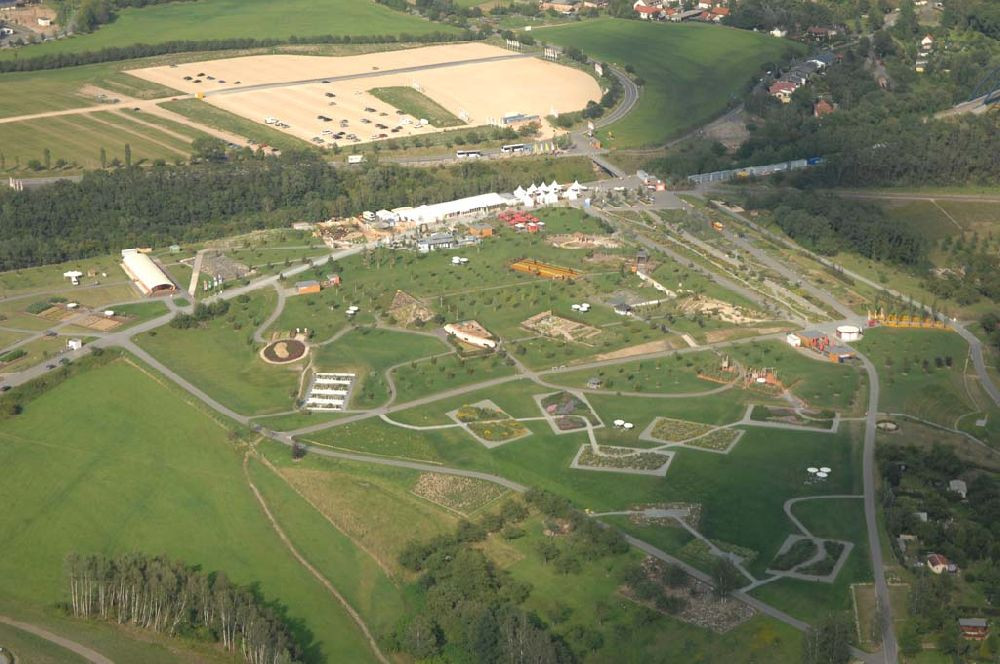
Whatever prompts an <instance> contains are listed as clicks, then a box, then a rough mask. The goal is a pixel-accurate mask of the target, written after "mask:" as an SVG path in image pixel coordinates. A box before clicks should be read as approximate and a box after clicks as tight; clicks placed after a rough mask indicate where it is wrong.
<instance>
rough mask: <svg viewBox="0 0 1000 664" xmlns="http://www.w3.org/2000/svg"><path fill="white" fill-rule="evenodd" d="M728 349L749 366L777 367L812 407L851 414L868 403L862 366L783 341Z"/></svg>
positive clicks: (789, 384) (786, 382) (787, 381)
mask: <svg viewBox="0 0 1000 664" xmlns="http://www.w3.org/2000/svg"><path fill="white" fill-rule="evenodd" d="M727 352H728V353H729V355H730V356H732V358H733V359H734V360H736V361H738V362H740V363H742V364H743V365H744V366H746V367H754V368H757V369H760V368H764V367H772V368H774V369H775V370H776V371H777V374H778V380H780V381H781V382H782V383H783V384H784V385H785V387H787V388H789V389H790V390H791V391H792V392H794V393H795V395H796V396H797V397H799V398H800V399H803V400H805V401H806V402H807V403H808V404H809V405H810V406H812V407H815V408H830V409H833V410H838V411H840V412H841V413H842V414H848V413H850V412H852V411H853V410H856V409H858V408H860V409H863V408H865V407H866V406H867V401H866V400H865V398H866V395H867V394H866V392H865V391H864V390H862V387H863V385H864V382H865V381H864V375H863V374H862V372H861V370H860V368H859V367H856V366H852V365H849V364H835V363H833V362H828V361H825V360H823V359H822V358H820V357H819V356H818V355H817V356H816V358H815V359H814V358H812V357H809V356H808V355H806V354H805V351H802V352H799V351H796V350H793V349H792V348H791V347H789V346H788V345H787V344H784V343H782V342H780V341H753V342H750V343H748V344H741V345H738V346H733V347H732V348H729V349H727ZM884 387H885V386H883V388H884ZM859 413H860V411H859Z"/></svg>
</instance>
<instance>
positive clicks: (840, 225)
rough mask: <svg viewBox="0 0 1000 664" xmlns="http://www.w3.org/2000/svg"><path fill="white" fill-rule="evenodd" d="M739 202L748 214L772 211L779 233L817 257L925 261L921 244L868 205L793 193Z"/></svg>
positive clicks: (752, 196)
mask: <svg viewBox="0 0 1000 664" xmlns="http://www.w3.org/2000/svg"><path fill="white" fill-rule="evenodd" d="M745 201H746V206H747V207H749V208H751V209H766V210H772V211H773V213H774V221H775V223H776V224H777V225H778V226H779V227H780V228H781V230H783V231H784V232H785V233H787V234H788V236H789V237H791V238H792V239H794V240H795V241H796V242H798V243H800V244H802V245H803V246H804V247H807V248H808V249H812V250H813V251H815V252H817V253H820V254H824V255H827V256H830V255H833V254H836V253H838V252H840V251H844V250H850V251H855V252H857V253H859V254H861V255H862V256H865V257H867V258H872V259H877V260H880V261H886V262H889V263H899V264H902V265H907V266H912V267H917V266H921V265H923V264H924V263H925V261H926V257H927V246H926V241H925V240H924V238H923V237H921V236H920V234H919V233H918V232H916V231H914V230H913V229H912V227H911V226H909V225H907V224H900V223H897V222H895V221H893V220H891V219H889V218H888V217H887V216H886V214H885V212H884V211H883V210H882V208H880V207H878V206H877V205H873V204H871V203H865V202H862V201H854V200H850V199H845V198H840V197H839V196H836V195H835V194H821V193H815V192H808V191H797V190H794V189H786V190H777V191H765V192H749V193H746V194H745Z"/></svg>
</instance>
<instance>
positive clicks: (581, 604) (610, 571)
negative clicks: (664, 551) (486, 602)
mask: <svg viewBox="0 0 1000 664" xmlns="http://www.w3.org/2000/svg"><path fill="white" fill-rule="evenodd" d="M524 526H525V531H526V533H527V534H526V536H525V537H522V538H520V539H516V540H513V541H511V542H500V543H499V544H502V545H504V546H505V547H507V548H509V549H512V551H513V553H508V554H507V555H506V556H505V557H506V558H507V559H508V560H512V561H513V562H510V563H508V564H507V565H504V567H505V569H506V571H508V572H509V573H510V574H511V575H512V576H513V577H514V578H515V579H517V580H520V581H525V582H528V583H530V584H531V587H532V594H531V596H530V597H529V598H528V600H527V602H526V608H528V609H531V610H534V611H536V612H537V613H538V614H539V615H540V616H541V617H542V618H543V619H545V620H547V621H550V623H551V628H552V630H553V631H554V632H555V633H556V634H560V635H562V636H563V637H564V638H566V639H567V640H568V641H569V643H570V645H571V646H573V647H574V648H577V649H579V648H581V644H579V643H577V642H575V641H574V633H575V630H574V628H578V627H585V628H587V629H595V630H597V631H599V632H600V633H601V634H602V636H603V638H604V646H603V647H602V648H601V649H599V650H598V651H597V652H596V653H593V654H590V655H588V656H587V657H586V660H585V661H588V662H601V663H605V662H607V663H611V662H616V663H617V662H652V661H658V662H674V661H677V662H680V661H683V662H700V663H706V664H707V663H708V662H722V661H724V662H739V663H741V664H744V663H745V664H749V662H760V661H769V662H786V661H792V660H793V659H794V658H795V657H796V655H797V653H798V649H799V639H800V637H799V635H798V634H797V633H796V632H795V630H794V629H792V628H789V627H787V626H785V625H783V624H781V623H779V622H777V621H775V620H771V619H769V618H764V617H757V618H754V619H751V620H750V621H749V622H747V623H745V624H743V625H741V626H739V627H737V628H736V629H734V630H732V631H730V632H727V633H726V634H725V635H724V636H721V637H720V636H719V635H717V634H715V633H714V632H712V631H711V630H708V629H704V628H701V627H695V626H693V625H690V624H687V623H684V622H681V621H680V620H677V619H675V618H671V617H667V616H663V615H659V614H651V613H648V612H647V610H646V609H644V608H642V607H640V606H639V605H637V604H635V603H633V602H632V601H630V600H627V599H625V597H624V596H622V595H620V594H619V592H618V589H619V585H620V583H621V576H622V574H623V572H624V570H625V568H626V567H628V566H629V565H631V564H635V563H637V562H638V561H640V560H642V557H643V556H642V555H641V554H640V553H638V552H637V551H630V552H629V553H627V554H625V555H621V556H611V557H605V558H601V559H599V560H596V561H584V562H583V564H582V568H581V570H580V572H579V573H577V574H569V575H563V574H558V573H556V572H555V571H554V570H553V569H552V566H551V565H546V564H545V563H544V562H543V560H542V557H541V556H540V555H539V553H538V551H537V547H538V546H539V545H540V544H541V543H542V542H543V541H545V540H547V539H549V538H546V537H545V536H544V535H542V532H541V531H542V524H541V520H540V519H538V518H537V517H536V518H532V519H529V520H528V521H527V522H526V523H525V524H524ZM497 539H498V538H496V537H495V536H494V537H493V538H491V541H490V543H491V544H492V543H494V541H495V540H497ZM486 551H487V553H490V546H489V545H487V549H486Z"/></svg>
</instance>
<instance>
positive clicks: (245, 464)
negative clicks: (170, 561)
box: [243, 454, 390, 664]
mask: <svg viewBox="0 0 1000 664" xmlns="http://www.w3.org/2000/svg"><path fill="white" fill-rule="evenodd" d="M249 461H250V455H249V454H245V455H244V456H243V476H244V477H246V480H247V485H248V486H249V487H250V491H252V492H253V495H254V497H255V498H256V499H257V502H258V504H260V508H261V510H263V512H264V516H266V517H267V520H268V521H269V522H270V523H271V528H272V529H273V530H274V532H275V534H277V535H278V538H279V539H280V540H281V542H282V543H283V544H284V545H285V547H287V548H288V550H289V551H290V552H291V554H292V556H294V557H295V559H296V560H297V561H298V562H299V564H300V565H302V566H303V567H305V568H306V570H307V571H308V572H309V573H310V574H312V575H313V576H314V577H315V578H316V580H317V581H319V582H320V584H322V585H323V587H324V588H326V589H327V590H328V591H329V592H330V594H331V595H333V597H334V598H336V600H337V601H338V602H340V604H341V605H342V606H343V607H344V610H345V611H347V613H348V615H350V616H351V618H352V619H353V620H354V622H355V623H357V625H358V627H359V628H360V629H361V632H362V634H364V636H365V638H366V639H367V640H368V645H369V646H370V647H371V649H372V653H373V654H374V655H375V657H376V658H377V659H378V660H379V661H380V662H382V664H390V662H389V660H388V659H387V658H386V656H385V655H384V654H383V653H382V650H381V648H379V647H378V643H376V642H375V637H374V636H372V633H371V632H370V631H369V630H368V625H367V624H365V621H364V620H363V619H362V618H361V615H360V614H358V612H357V611H356V610H355V609H354V607H353V606H351V603H350V602H348V601H347V599H346V598H345V597H344V596H343V595H341V594H340V591H338V590H337V589H336V587H334V585H333V584H332V583H331V582H330V580H329V579H327V578H326V577H325V576H323V574H321V573H320V571H319V570H317V569H316V568H315V567H313V566H312V565H311V564H310V563H309V561H308V560H306V559H305V557H304V556H303V555H302V554H301V553H299V550H298V549H296V548H295V545H294V544H292V540H291V539H289V537H288V535H286V534H285V531H284V530H282V529H281V526H280V525H278V521H277V519H275V518H274V515H273V514H272V513H271V510H270V509H269V508H268V506H267V502H266V501H265V500H264V496H263V495H262V494H261V492H260V490H259V489H258V488H257V485H256V484H254V483H253V480H252V479H250V468H249ZM352 541H353V540H352Z"/></svg>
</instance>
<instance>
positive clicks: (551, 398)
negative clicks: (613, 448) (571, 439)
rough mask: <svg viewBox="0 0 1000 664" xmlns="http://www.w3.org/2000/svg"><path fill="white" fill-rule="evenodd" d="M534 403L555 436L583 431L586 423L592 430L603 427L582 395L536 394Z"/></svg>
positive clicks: (566, 393)
mask: <svg viewBox="0 0 1000 664" xmlns="http://www.w3.org/2000/svg"><path fill="white" fill-rule="evenodd" d="M535 403H537V404H538V407H539V408H540V409H541V411H542V415H544V416H545V419H546V420H547V421H548V423H549V426H550V427H552V431H553V432H554V433H556V434H564V433H574V432H576V431H584V430H585V429H586V428H587V423H588V422H589V423H590V426H591V428H593V429H599V428H601V427H603V426H604V423H603V422H602V421H601V418H599V417H598V416H597V413H595V412H594V409H593V408H592V407H591V405H590V403H589V402H588V401H587V398H586V397H585V396H583V395H582V394H577V393H572V392H567V391H562V392H551V393H549V394H536V395H535Z"/></svg>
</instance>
